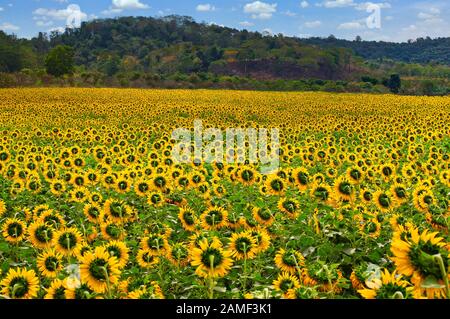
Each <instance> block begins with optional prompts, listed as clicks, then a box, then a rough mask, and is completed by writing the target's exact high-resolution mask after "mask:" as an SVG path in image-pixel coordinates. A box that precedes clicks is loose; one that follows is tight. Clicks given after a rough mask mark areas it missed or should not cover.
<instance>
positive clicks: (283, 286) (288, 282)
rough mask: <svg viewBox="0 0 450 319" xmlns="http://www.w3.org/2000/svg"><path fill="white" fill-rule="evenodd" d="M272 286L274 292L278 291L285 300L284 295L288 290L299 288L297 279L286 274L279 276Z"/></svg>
mask: <svg viewBox="0 0 450 319" xmlns="http://www.w3.org/2000/svg"><path fill="white" fill-rule="evenodd" d="M272 284H273V286H274V288H275V290H276V291H280V292H281V293H282V294H283V297H284V298H286V296H287V295H286V294H287V292H288V291H289V290H290V289H298V288H300V281H299V280H298V278H297V277H296V276H294V275H291V274H290V273H288V272H282V273H281V274H279V275H278V277H277V279H275V280H274V281H273V283H272Z"/></svg>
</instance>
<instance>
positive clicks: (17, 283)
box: [9, 277, 30, 298]
mask: <svg viewBox="0 0 450 319" xmlns="http://www.w3.org/2000/svg"><path fill="white" fill-rule="evenodd" d="M29 286H30V284H29V282H28V280H27V279H26V278H23V277H15V278H13V279H12V280H11V282H10V284H9V287H10V292H11V294H14V297H15V298H22V297H24V296H25V295H26V294H27V293H28V289H29Z"/></svg>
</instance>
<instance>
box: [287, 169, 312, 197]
mask: <svg viewBox="0 0 450 319" xmlns="http://www.w3.org/2000/svg"><path fill="white" fill-rule="evenodd" d="M291 174H292V177H293V179H294V183H295V185H296V186H297V187H298V188H299V190H300V191H305V190H306V189H307V188H308V185H309V182H310V177H309V173H308V170H307V169H306V168H304V167H299V168H296V169H294V170H293V171H292V173H291Z"/></svg>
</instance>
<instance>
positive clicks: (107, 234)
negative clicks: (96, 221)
mask: <svg viewBox="0 0 450 319" xmlns="http://www.w3.org/2000/svg"><path fill="white" fill-rule="evenodd" d="M100 230H101V233H102V236H103V237H104V238H105V239H106V240H122V239H123V238H124V237H125V230H124V229H123V228H122V227H121V226H120V225H118V224H116V223H115V222H113V221H112V220H111V219H109V218H108V219H107V220H106V221H104V222H101V223H100Z"/></svg>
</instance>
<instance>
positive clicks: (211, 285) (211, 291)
mask: <svg viewBox="0 0 450 319" xmlns="http://www.w3.org/2000/svg"><path fill="white" fill-rule="evenodd" d="M209 267H210V271H211V272H212V273H210V274H209V278H208V280H209V287H208V288H209V299H214V255H210V256H209Z"/></svg>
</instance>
